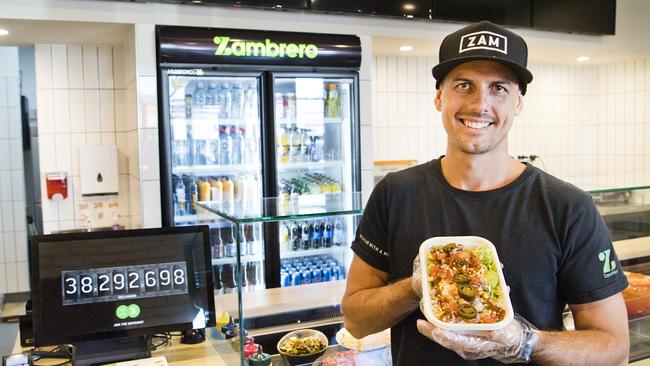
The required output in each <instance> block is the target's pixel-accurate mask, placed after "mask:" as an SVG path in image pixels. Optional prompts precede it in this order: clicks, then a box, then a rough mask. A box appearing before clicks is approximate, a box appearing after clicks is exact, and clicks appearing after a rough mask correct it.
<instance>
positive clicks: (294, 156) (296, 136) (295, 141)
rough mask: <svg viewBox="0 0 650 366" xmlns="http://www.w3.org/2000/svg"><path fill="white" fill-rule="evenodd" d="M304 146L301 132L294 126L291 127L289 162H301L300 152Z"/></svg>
mask: <svg viewBox="0 0 650 366" xmlns="http://www.w3.org/2000/svg"><path fill="white" fill-rule="evenodd" d="M301 146H302V137H301V136H300V131H298V128H297V127H296V126H295V125H294V126H292V127H291V132H290V133H289V161H292V162H298V161H300V156H301V155H302V154H301V152H300V149H301Z"/></svg>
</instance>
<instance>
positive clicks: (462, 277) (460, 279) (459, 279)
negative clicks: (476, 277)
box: [454, 272, 469, 283]
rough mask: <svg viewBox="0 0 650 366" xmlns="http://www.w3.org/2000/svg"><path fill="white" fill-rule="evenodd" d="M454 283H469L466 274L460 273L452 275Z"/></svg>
mask: <svg viewBox="0 0 650 366" xmlns="http://www.w3.org/2000/svg"><path fill="white" fill-rule="evenodd" d="M454 282H456V283H468V282H469V277H468V276H467V275H466V274H464V273H462V272H458V273H456V274H455V275H454Z"/></svg>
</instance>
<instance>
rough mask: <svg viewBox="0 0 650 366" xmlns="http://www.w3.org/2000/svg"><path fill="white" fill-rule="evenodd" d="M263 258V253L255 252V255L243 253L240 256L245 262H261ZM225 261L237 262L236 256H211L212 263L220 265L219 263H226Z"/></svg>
mask: <svg viewBox="0 0 650 366" xmlns="http://www.w3.org/2000/svg"><path fill="white" fill-rule="evenodd" d="M263 260H264V255H263V254H256V255H243V256H241V262H242V263H246V262H261V261H263ZM227 263H231V264H232V263H237V257H221V258H212V265H213V266H216V265H220V264H227Z"/></svg>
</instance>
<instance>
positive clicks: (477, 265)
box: [426, 242, 506, 324]
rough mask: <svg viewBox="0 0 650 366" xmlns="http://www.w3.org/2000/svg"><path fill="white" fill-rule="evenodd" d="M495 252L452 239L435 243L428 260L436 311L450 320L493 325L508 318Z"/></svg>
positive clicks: (438, 316)
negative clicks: (503, 304) (503, 302)
mask: <svg viewBox="0 0 650 366" xmlns="http://www.w3.org/2000/svg"><path fill="white" fill-rule="evenodd" d="M498 265H499V264H498V261H497V262H495V260H494V257H493V254H492V251H491V250H490V247H488V246H487V245H476V246H473V247H465V246H464V245H463V244H460V243H455V242H449V243H446V244H444V245H433V246H431V248H430V250H429V252H428V255H427V260H426V273H427V282H428V285H429V294H430V299H431V306H432V309H433V314H434V316H435V317H436V319H438V320H440V321H442V322H446V323H480V324H491V323H497V322H500V321H502V320H504V318H505V316H506V309H505V308H504V307H503V306H502V305H501V303H502V297H503V296H504V294H503V292H502V289H501V286H500V283H499V281H500V278H499V272H498V271H499V270H500V268H497V266H498Z"/></svg>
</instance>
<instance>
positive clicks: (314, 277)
mask: <svg viewBox="0 0 650 366" xmlns="http://www.w3.org/2000/svg"><path fill="white" fill-rule="evenodd" d="M321 280H322V279H321V272H320V269H318V267H316V266H314V267H312V268H311V282H312V283H316V282H321Z"/></svg>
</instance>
